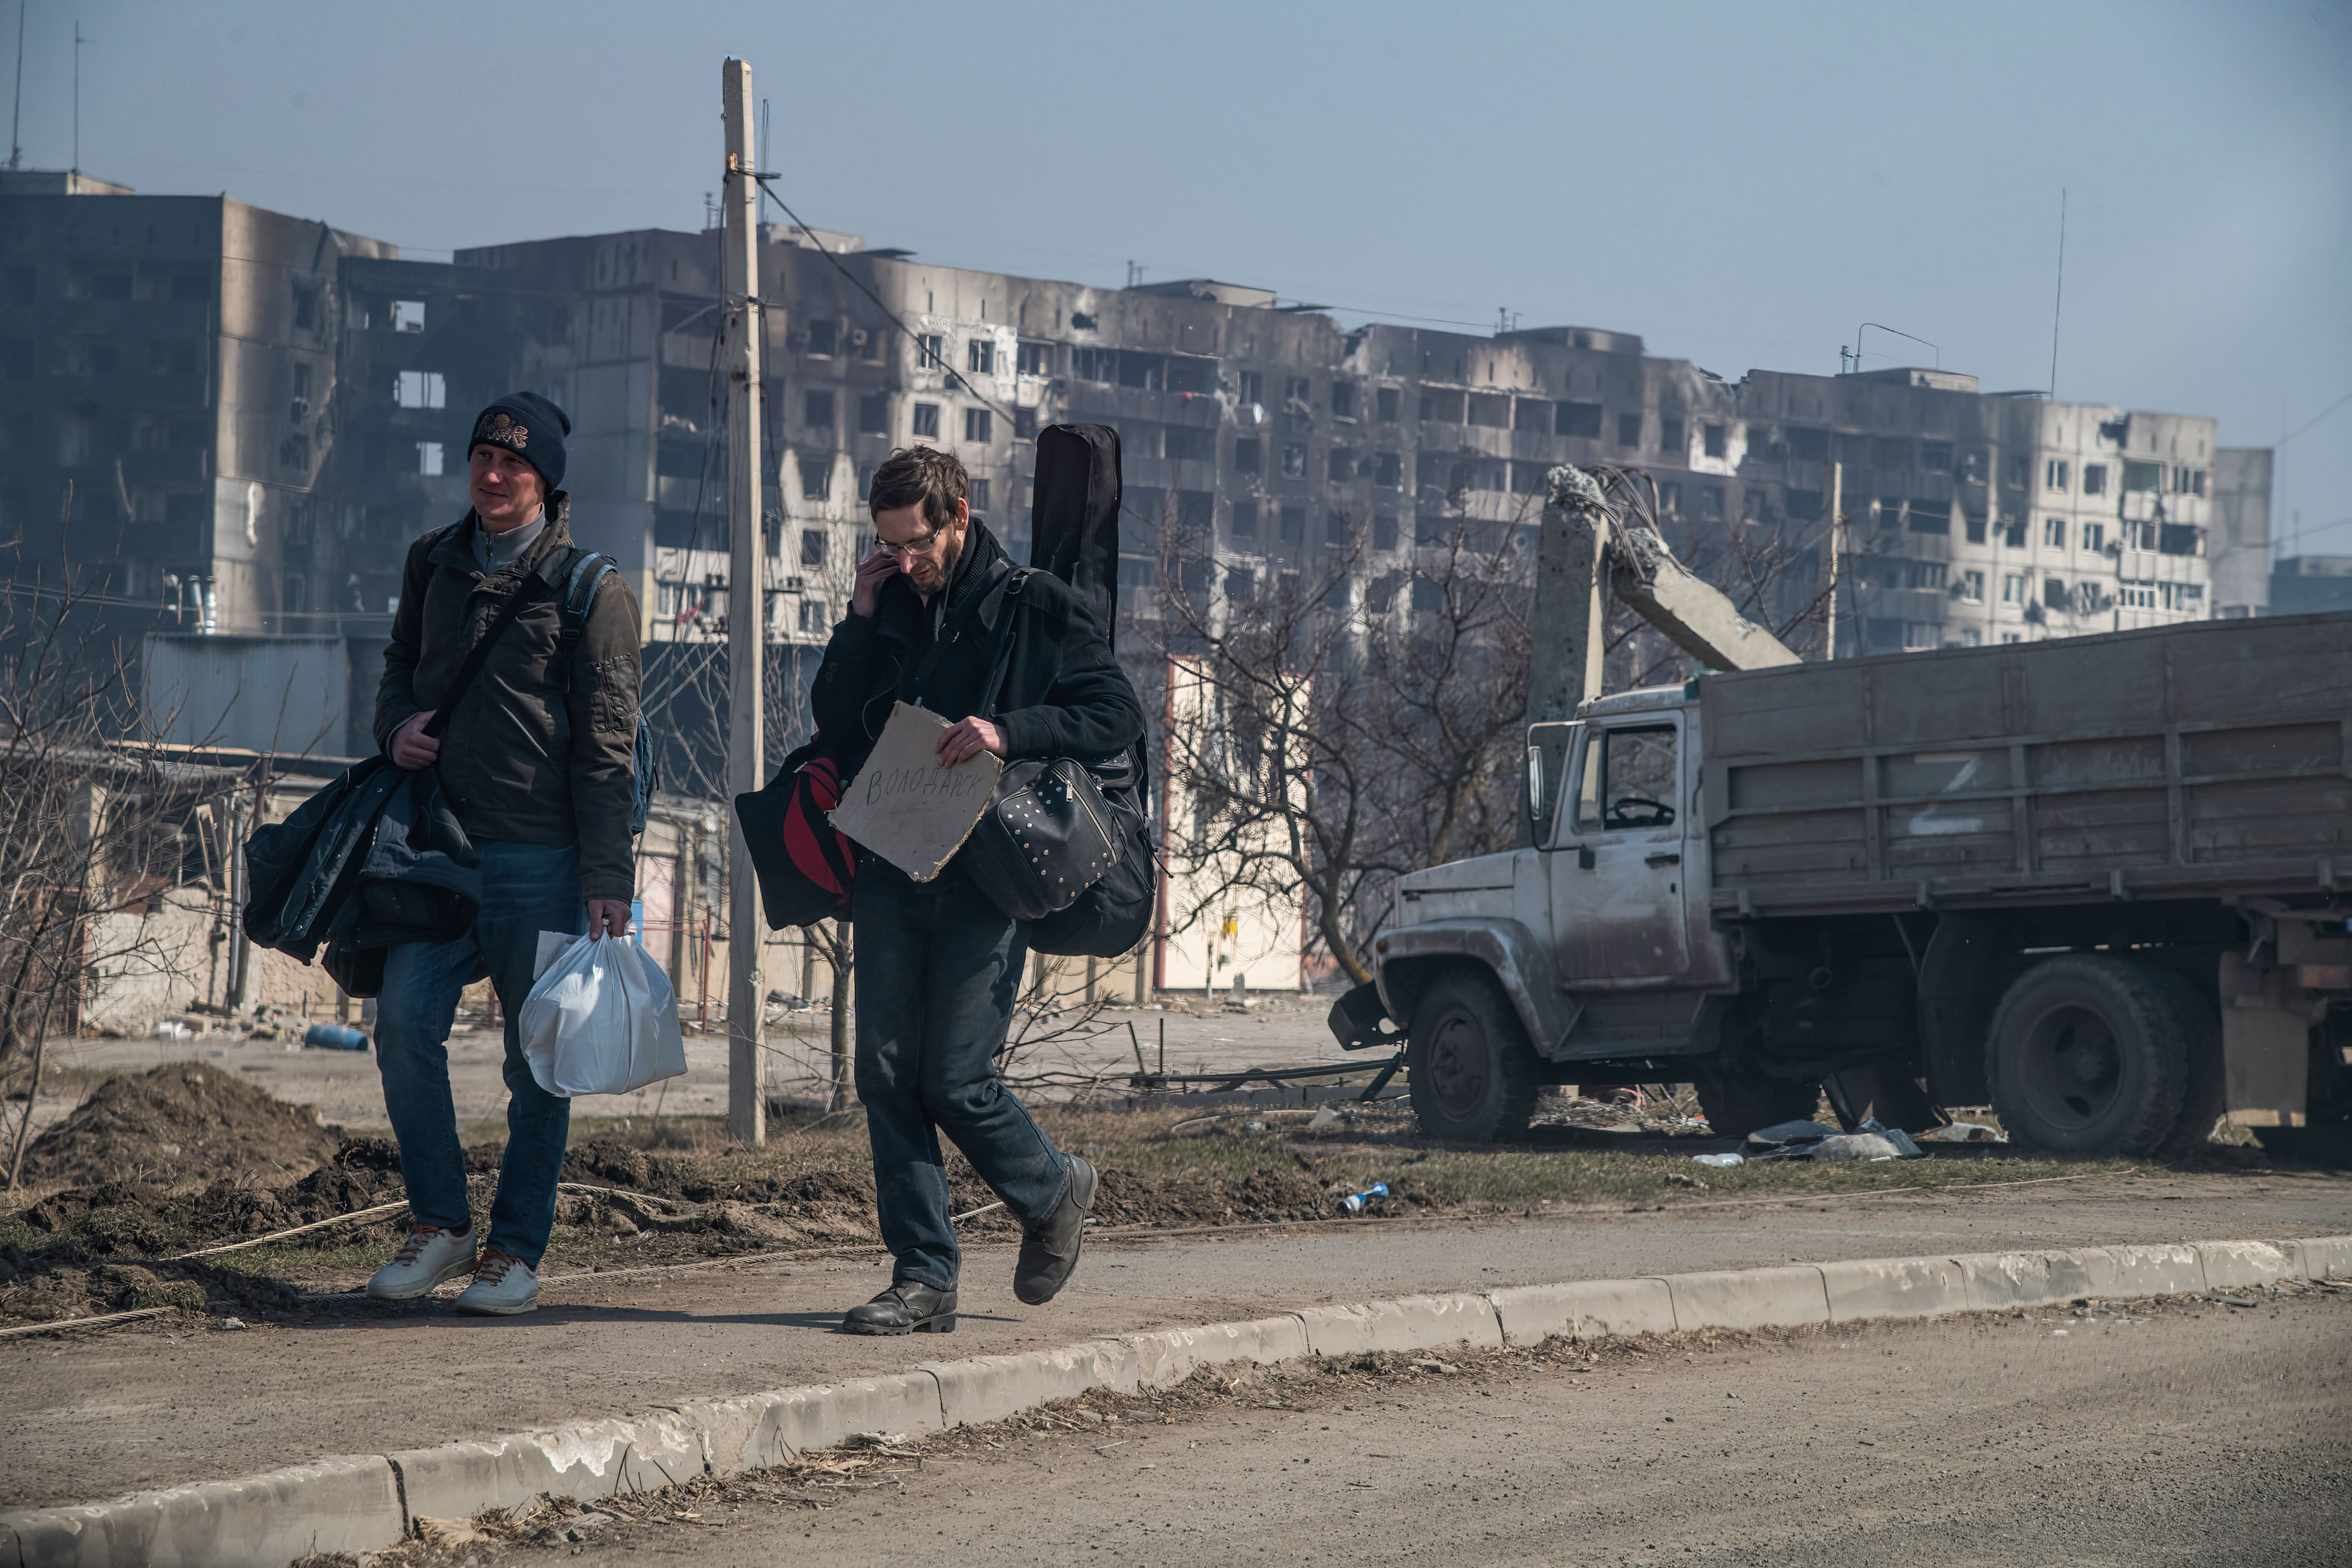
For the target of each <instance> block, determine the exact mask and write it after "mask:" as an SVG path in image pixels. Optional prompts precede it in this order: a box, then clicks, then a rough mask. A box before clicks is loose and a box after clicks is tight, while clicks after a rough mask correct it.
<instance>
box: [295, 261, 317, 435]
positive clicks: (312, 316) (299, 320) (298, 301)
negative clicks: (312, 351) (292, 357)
mask: <svg viewBox="0 0 2352 1568" xmlns="http://www.w3.org/2000/svg"><path fill="white" fill-rule="evenodd" d="M294 330H295V331H298V332H315V331H318V330H319V286H318V285H317V284H316V283H312V282H309V281H307V280H305V279H299V278H298V279H295V280H294ZM293 466H294V465H292V464H289V465H288V467H289V468H290V467H293Z"/></svg>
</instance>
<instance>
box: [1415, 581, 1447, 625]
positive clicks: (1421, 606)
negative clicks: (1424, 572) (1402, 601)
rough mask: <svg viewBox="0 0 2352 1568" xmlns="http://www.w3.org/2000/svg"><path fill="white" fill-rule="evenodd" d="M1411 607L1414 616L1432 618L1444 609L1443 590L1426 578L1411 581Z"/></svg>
mask: <svg viewBox="0 0 2352 1568" xmlns="http://www.w3.org/2000/svg"><path fill="white" fill-rule="evenodd" d="M1412 607H1413V610H1414V612H1415V613H1416V614H1419V615H1423V616H1433V615H1435V614H1437V613H1438V612H1439V611H1440V610H1443V609H1444V608H1445V590H1444V589H1443V588H1441V587H1439V586H1438V585H1437V584H1434V583H1433V582H1431V581H1430V580H1429V579H1428V578H1426V577H1415V578H1414V579H1413V580H1412Z"/></svg>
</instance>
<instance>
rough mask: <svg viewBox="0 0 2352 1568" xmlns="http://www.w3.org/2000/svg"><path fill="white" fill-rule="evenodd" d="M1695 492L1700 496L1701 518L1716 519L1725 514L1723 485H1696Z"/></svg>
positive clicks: (1699, 511) (1699, 510)
mask: <svg viewBox="0 0 2352 1568" xmlns="http://www.w3.org/2000/svg"><path fill="white" fill-rule="evenodd" d="M1694 493H1695V494H1696V496H1697V498H1698V514H1699V516H1700V517H1701V518H1705V519H1715V518H1719V517H1721V516H1722V515H1723V487H1722V486H1721V485H1699V486H1697V487H1696V489H1695V491H1694Z"/></svg>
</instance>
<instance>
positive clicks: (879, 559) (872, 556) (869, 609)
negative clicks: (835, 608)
mask: <svg viewBox="0 0 2352 1568" xmlns="http://www.w3.org/2000/svg"><path fill="white" fill-rule="evenodd" d="M897 575H898V557H897V556H895V555H893V554H891V553H890V552H888V551H887V550H881V549H877V550H873V551H870V552H867V554H866V559H865V560H863V561H860V562H859V563H857V582H856V585H855V586H853V587H852V588H851V589H850V591H849V613H850V614H851V615H854V616H866V617H867V618H868V619H871V618H872V616H873V615H874V609H875V606H876V605H879V604H880V603H881V602H882V584H884V583H886V582H887V581H888V580H889V579H890V578H892V577H895V576H897Z"/></svg>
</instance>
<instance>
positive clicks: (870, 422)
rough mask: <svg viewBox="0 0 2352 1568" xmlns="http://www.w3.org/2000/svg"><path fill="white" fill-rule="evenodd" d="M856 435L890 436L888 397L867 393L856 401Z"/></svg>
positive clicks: (882, 393)
mask: <svg viewBox="0 0 2352 1568" xmlns="http://www.w3.org/2000/svg"><path fill="white" fill-rule="evenodd" d="M857 433H858V434H859V435H861V436H887V435H888V434H890V395H889V394H888V393H887V392H868V393H865V394H863V395H860V396H859V398H858V399H857Z"/></svg>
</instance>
